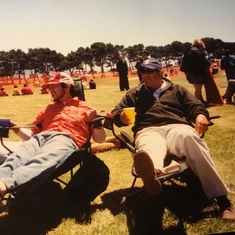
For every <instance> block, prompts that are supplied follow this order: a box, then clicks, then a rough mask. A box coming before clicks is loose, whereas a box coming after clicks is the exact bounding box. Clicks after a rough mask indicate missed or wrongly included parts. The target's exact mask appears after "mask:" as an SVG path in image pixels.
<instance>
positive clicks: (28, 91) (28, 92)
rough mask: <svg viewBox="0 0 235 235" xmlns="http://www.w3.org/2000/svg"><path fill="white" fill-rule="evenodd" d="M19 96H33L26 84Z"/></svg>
mask: <svg viewBox="0 0 235 235" xmlns="http://www.w3.org/2000/svg"><path fill="white" fill-rule="evenodd" d="M21 94H22V95H33V91H32V89H31V88H30V87H29V86H28V85H27V84H24V86H23V88H22V89H21Z"/></svg>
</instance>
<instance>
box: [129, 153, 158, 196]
mask: <svg viewBox="0 0 235 235" xmlns="http://www.w3.org/2000/svg"><path fill="white" fill-rule="evenodd" d="M134 166H135V171H136V173H137V175H138V176H139V177H140V178H141V179H142V180H143V183H144V188H145V190H146V192H147V193H148V194H149V195H150V196H155V195H157V194H159V193H160V192H161V190H162V184H161V182H160V181H159V180H158V179H157V177H155V169H154V165H153V162H152V160H151V159H150V157H149V155H148V154H147V153H146V152H145V151H143V150H140V151H138V152H137V153H136V154H135V156H134Z"/></svg>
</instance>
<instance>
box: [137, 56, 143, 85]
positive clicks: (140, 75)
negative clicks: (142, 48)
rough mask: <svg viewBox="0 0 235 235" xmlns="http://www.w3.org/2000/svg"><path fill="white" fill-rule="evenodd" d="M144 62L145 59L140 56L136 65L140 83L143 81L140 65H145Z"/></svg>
mask: <svg viewBox="0 0 235 235" xmlns="http://www.w3.org/2000/svg"><path fill="white" fill-rule="evenodd" d="M143 61H144V59H143V57H142V56H138V57H137V62H136V64H135V68H136V69H137V74H138V77H139V81H140V82H141V81H142V74H141V72H140V65H141V64H142V63H143Z"/></svg>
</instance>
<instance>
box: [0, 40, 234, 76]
mask: <svg viewBox="0 0 235 235" xmlns="http://www.w3.org/2000/svg"><path fill="white" fill-rule="evenodd" d="M202 40H203V41H204V43H205V45H206V49H207V52H208V54H209V55H210V58H211V59H212V60H218V59H220V58H221V56H222V54H223V50H224V49H229V50H230V51H231V53H232V54H234V53H235V43H234V42H223V41H222V40H221V39H214V38H208V37H207V38H202ZM190 46H191V43H190V42H186V43H182V42H179V41H174V42H172V43H171V44H168V45H165V46H146V47H145V46H144V45H143V44H137V45H134V46H128V47H124V46H123V45H112V44H111V43H107V44H105V43H103V42H95V43H93V44H92V45H91V46H90V47H86V48H84V47H78V49H77V50H76V51H71V52H70V53H68V54H67V55H66V56H65V55H63V54H61V53H57V52H56V51H55V50H50V49H49V48H35V49H33V48H30V49H28V52H27V53H26V52H24V51H22V50H21V49H18V50H10V51H0V76H14V75H16V76H19V78H20V77H21V76H23V77H25V74H26V71H30V74H32V75H34V76H35V75H36V76H38V74H45V75H47V74H49V73H50V72H53V71H69V72H70V73H81V72H84V71H85V72H94V67H96V66H98V67H100V69H101V71H104V70H105V69H106V70H107V69H108V70H110V71H114V70H115V64H116V61H117V55H118V54H120V53H121V54H123V55H124V56H125V57H126V58H127V59H128V60H129V62H130V63H129V65H130V69H134V64H135V63H134V62H135V61H136V58H137V56H138V55H141V54H142V52H143V50H147V51H148V52H149V53H150V54H151V57H153V58H157V59H159V60H160V61H164V62H165V64H166V66H170V63H169V61H171V60H177V61H179V62H180V60H181V58H182V55H183V53H184V51H185V50H188V49H189V47H190Z"/></svg>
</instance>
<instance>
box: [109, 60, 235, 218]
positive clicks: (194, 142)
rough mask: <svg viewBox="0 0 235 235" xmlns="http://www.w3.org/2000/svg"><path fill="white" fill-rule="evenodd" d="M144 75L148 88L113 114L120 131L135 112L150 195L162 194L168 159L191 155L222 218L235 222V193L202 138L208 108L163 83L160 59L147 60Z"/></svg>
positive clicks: (141, 168)
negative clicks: (233, 198) (233, 197)
mask: <svg viewBox="0 0 235 235" xmlns="http://www.w3.org/2000/svg"><path fill="white" fill-rule="evenodd" d="M141 71H142V80H143V83H142V84H140V85H139V86H137V87H135V88H132V89H130V90H129V91H127V93H126V95H125V96H124V97H123V98H122V100H121V101H120V103H119V104H118V105H116V107H115V108H114V109H113V110H112V114H113V117H114V120H115V124H116V125H117V126H119V127H120V126H125V125H129V124H130V120H129V119H128V117H127V116H126V115H125V113H124V112H123V109H124V108H126V107H135V112H136V117H135V123H134V126H133V128H132V130H133V132H134V137H135V148H136V153H135V156H134V166H135V170H136V172H137V174H138V176H139V177H140V178H141V179H142V180H143V183H144V187H145V189H146V191H147V193H148V194H149V195H150V196H155V195H157V194H159V193H160V192H161V189H162V186H161V183H160V181H159V180H158V179H157V178H156V177H155V175H158V174H161V173H162V170H163V168H164V159H165V157H166V156H167V155H168V154H173V155H175V156H177V157H178V158H179V159H180V158H182V157H183V156H185V157H186V158H187V162H188V165H189V167H190V168H191V169H192V171H193V172H194V173H195V175H196V176H197V177H198V178H199V180H200V182H201V185H202V188H203V190H204V192H205V194H206V196H207V198H208V199H209V200H210V199H214V198H216V200H217V203H218V206H219V208H220V211H221V218H222V219H223V220H235V212H234V209H233V207H232V204H231V202H230V201H229V199H228V197H227V194H228V192H229V189H228V188H227V186H226V185H225V184H224V183H223V182H222V180H221V178H220V176H219V175H218V172H217V171H216V168H215V165H214V163H213V160H212V158H211V155H210V152H209V150H208V147H207V145H206V143H205V141H204V140H203V139H202V138H200V134H203V133H205V132H206V131H207V129H208V124H209V121H208V120H209V113H208V111H207V109H206V107H205V106H204V105H203V104H202V103H201V102H200V100H198V99H197V98H196V97H195V96H194V95H192V94H191V93H190V92H189V91H188V90H187V89H186V88H184V87H182V86H180V85H176V84H173V83H172V82H171V81H169V80H167V79H166V78H163V72H162V65H161V63H160V62H159V61H158V60H156V59H150V60H145V61H144V62H143V63H142V64H141ZM190 122H193V123H194V124H195V128H193V127H192V125H191V124H190ZM202 166H203V167H202Z"/></svg>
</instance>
